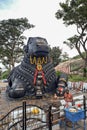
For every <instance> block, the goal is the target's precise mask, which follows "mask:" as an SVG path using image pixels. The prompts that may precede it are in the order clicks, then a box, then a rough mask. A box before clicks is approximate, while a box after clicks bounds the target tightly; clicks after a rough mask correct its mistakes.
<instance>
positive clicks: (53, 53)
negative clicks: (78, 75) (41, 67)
mask: <svg viewBox="0 0 87 130" xmlns="http://www.w3.org/2000/svg"><path fill="white" fill-rule="evenodd" d="M61 53H62V52H61V49H60V48H59V47H53V48H52V49H51V48H50V57H51V58H52V62H53V65H54V67H55V66H56V65H58V64H59V63H60V61H61V58H60V56H61Z"/></svg>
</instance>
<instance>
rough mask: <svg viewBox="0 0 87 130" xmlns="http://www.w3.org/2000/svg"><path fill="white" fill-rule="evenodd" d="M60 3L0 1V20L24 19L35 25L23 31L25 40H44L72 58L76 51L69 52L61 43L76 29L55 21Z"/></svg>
mask: <svg viewBox="0 0 87 130" xmlns="http://www.w3.org/2000/svg"><path fill="white" fill-rule="evenodd" d="M60 1H61V2H63V1H64V0H0V20H3V19H9V18H23V17H26V18H27V19H28V20H29V23H30V24H33V25H35V27H34V28H31V29H29V30H27V31H25V33H24V35H25V36H26V37H27V40H28V38H29V37H37V36H39V37H43V38H46V40H47V41H48V44H49V45H50V46H51V47H55V46H56V47H59V48H60V49H62V51H63V53H64V52H67V53H68V55H69V57H73V56H76V55H78V52H77V50H75V49H73V50H71V49H70V48H69V47H68V46H67V45H65V44H63V42H64V41H66V40H67V39H68V38H69V37H71V36H73V35H74V34H76V28H75V27H74V26H70V27H66V26H65V25H64V24H63V21H62V20H58V19H56V17H55V13H56V12H57V10H58V9H59V8H60V6H59V2H60ZM25 44H27V41H26V43H25Z"/></svg>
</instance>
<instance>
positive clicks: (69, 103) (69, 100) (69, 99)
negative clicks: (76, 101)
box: [64, 89, 73, 108]
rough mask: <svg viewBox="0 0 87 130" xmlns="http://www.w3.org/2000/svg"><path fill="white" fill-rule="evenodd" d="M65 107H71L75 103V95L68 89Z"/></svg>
mask: <svg viewBox="0 0 87 130" xmlns="http://www.w3.org/2000/svg"><path fill="white" fill-rule="evenodd" d="M64 100H65V107H66V108H67V107H71V106H72V104H73V96H72V94H71V93H70V92H69V90H68V89H67V90H66V91H65V93H64Z"/></svg>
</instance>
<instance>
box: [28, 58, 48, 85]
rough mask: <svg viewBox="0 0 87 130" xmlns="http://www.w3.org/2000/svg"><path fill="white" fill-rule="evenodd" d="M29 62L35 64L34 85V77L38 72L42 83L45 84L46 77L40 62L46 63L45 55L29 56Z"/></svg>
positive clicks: (35, 77)
mask: <svg viewBox="0 0 87 130" xmlns="http://www.w3.org/2000/svg"><path fill="white" fill-rule="evenodd" d="M30 63H31V64H35V65H36V70H35V74H34V81H33V82H34V85H35V84H36V79H37V75H38V73H39V72H40V73H41V75H42V80H43V83H44V85H46V79H45V75H44V72H43V68H42V64H46V63H47V57H38V58H36V57H33V58H32V57H31V56H30Z"/></svg>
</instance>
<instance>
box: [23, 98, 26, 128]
mask: <svg viewBox="0 0 87 130" xmlns="http://www.w3.org/2000/svg"><path fill="white" fill-rule="evenodd" d="M23 130H26V101H24V102H23Z"/></svg>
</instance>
